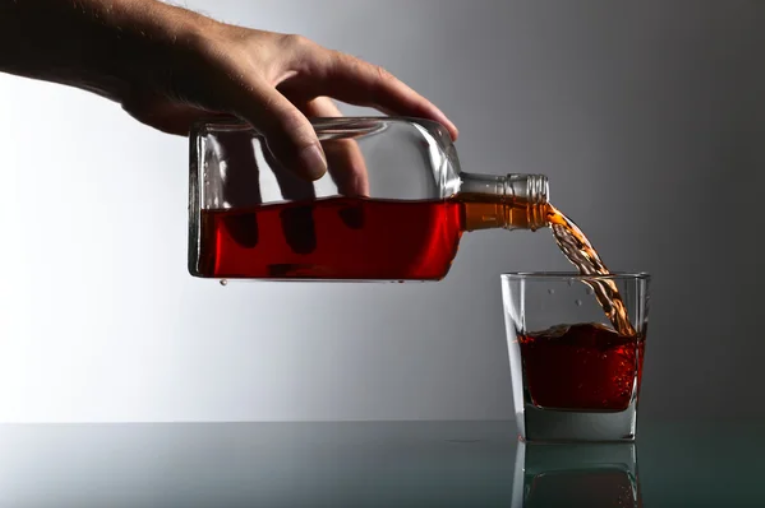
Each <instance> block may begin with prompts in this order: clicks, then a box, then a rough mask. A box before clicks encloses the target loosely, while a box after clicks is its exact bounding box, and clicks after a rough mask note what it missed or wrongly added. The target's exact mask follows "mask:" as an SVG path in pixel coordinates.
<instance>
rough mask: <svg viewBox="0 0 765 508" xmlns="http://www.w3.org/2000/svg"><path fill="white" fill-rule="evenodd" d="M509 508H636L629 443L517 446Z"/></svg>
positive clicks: (632, 454) (634, 468) (637, 490)
mask: <svg viewBox="0 0 765 508" xmlns="http://www.w3.org/2000/svg"><path fill="white" fill-rule="evenodd" d="M513 490H514V505H513V506H514V507H517V508H520V507H524V508H534V507H546V508H549V507H556V506H561V507H563V506H565V507H571V506H587V507H590V508H599V507H603V508H606V507H608V508H610V507H614V508H617V507H618V508H627V507H641V506H642V499H641V495H640V482H639V480H638V468H637V453H636V450H635V445H634V443H613V444H612V443H608V444H606V443H602V444H601V443H598V444H590V443H588V444H537V443H534V444H531V443H523V442H521V443H518V449H517V453H516V470H515V482H514V488H513Z"/></svg>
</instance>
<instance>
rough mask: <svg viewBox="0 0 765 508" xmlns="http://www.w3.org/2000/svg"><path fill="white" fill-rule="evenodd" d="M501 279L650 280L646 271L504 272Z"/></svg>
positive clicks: (649, 275)
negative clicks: (600, 272)
mask: <svg viewBox="0 0 765 508" xmlns="http://www.w3.org/2000/svg"><path fill="white" fill-rule="evenodd" d="M500 277H502V280H532V279H538V280H566V279H570V280H571V279H573V280H646V281H648V280H651V274H650V273H648V272H612V273H609V274H607V275H599V274H582V273H579V272H506V273H503V274H501V275H500Z"/></svg>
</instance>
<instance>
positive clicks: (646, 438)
mask: <svg viewBox="0 0 765 508" xmlns="http://www.w3.org/2000/svg"><path fill="white" fill-rule="evenodd" d="M763 423H765V422H752V421H749V422H741V421H739V422H733V421H728V422H702V421H683V422H663V423H658V422H656V423H654V422H645V423H643V422H641V423H640V425H639V431H638V440H637V442H636V444H635V445H634V446H633V445H605V446H603V445H586V446H584V445H583V446H569V445H546V446H545V445H531V444H525V445H524V444H522V443H519V442H518V440H517V438H516V434H515V429H514V427H513V424H512V423H510V422H501V421H499V422H498V421H493V422H363V423H231V424H219V423H218V424H216V423H210V424H206V423H200V424H180V423H179V424H92V425H90V424H76V425H0V507H2V508H5V507H9V508H47V507H56V508H69V507H78V508H90V507H104V508H112V507H114V508H120V507H132V508H140V507H158V508H174V507H186V508H192V507H216V508H227V507H254V506H258V507H289V508H300V507H325V506H327V507H329V506H332V507H346V506H347V507H354V508H356V507H367V506H369V507H377V506H379V507H383V506H384V507H410V506H411V507H431V506H432V507H458V506H459V507H468V506H469V507H491V506H502V507H521V506H593V507H595V506H619V507H624V506H640V505H642V506H647V507H653V506H668V507H677V506H695V507H700V506H732V507H735V506H765V484H760V483H759V480H760V478H761V477H762V474H761V473H765V464H763V463H762V456H763V455H762V454H763V452H765V432H763V431H765V425H763ZM641 503H642V504H641Z"/></svg>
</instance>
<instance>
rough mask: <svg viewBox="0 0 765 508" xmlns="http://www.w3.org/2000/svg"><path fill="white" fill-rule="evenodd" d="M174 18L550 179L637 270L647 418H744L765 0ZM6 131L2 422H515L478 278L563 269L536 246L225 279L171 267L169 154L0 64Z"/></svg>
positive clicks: (478, 236) (299, 6) (532, 242)
mask: <svg viewBox="0 0 765 508" xmlns="http://www.w3.org/2000/svg"><path fill="white" fill-rule="evenodd" d="M187 5H188V6H189V7H191V8H194V9H198V10H202V11H204V12H206V13H208V14H210V15H212V16H215V17H217V18H219V19H222V20H225V21H227V22H232V23H240V24H245V25H249V26H252V27H258V28H262V29H267V30H273V31H282V32H297V33H302V34H304V35H306V36H308V37H310V38H313V39H314V40H316V41H318V42H320V43H322V44H324V45H326V46H329V47H332V48H336V49H341V50H344V51H346V52H349V53H353V54H355V55H357V56H360V57H362V58H365V59H367V60H369V61H372V62H374V63H378V64H381V65H383V66H385V67H387V68H388V69H389V70H391V71H392V72H393V73H395V74H397V75H398V76H399V77H401V78H402V79H403V80H405V81H406V82H408V83H409V84H411V85H413V86H414V87H415V88H416V89H418V90H419V91H421V92H422V93H423V94H424V95H426V96H428V97H430V98H431V99H433V100H434V101H435V102H436V103H437V104H438V105H440V106H441V107H442V108H443V109H444V110H445V111H446V112H447V114H449V115H450V116H451V117H452V118H453V119H454V120H455V122H456V123H457V125H458V126H459V128H460V129H461V133H462V136H461V139H460V140H459V142H458V144H457V148H458V150H459V153H460V157H461V159H462V164H463V167H464V168H465V169H466V170H467V171H473V172H490V173H497V174H501V173H506V172H509V171H515V172H543V173H546V174H548V175H549V177H550V179H551V190H552V196H553V200H554V203H555V204H556V205H557V206H558V207H560V208H562V209H563V210H565V211H566V212H568V213H569V214H570V215H571V216H572V217H573V218H574V219H575V220H576V221H577V222H578V223H579V224H580V225H581V226H582V227H583V229H584V230H585V231H586V232H587V234H588V235H590V237H591V239H592V240H593V242H594V243H595V244H596V246H597V247H598V248H599V250H600V251H601V253H602V255H603V256H604V258H605V260H606V262H607V263H608V264H609V265H610V266H611V268H612V269H617V270H647V271H650V272H652V273H653V275H654V277H655V279H654V284H653V297H652V302H651V303H652V309H651V324H650V328H649V347H648V352H647V359H646V365H645V378H644V379H645V380H644V389H643V399H642V402H641V408H642V411H643V412H644V414H645V415H649V416H650V415H654V416H656V415H663V416H676V415H681V414H682V415H685V414H692V415H699V416H703V415H731V416H746V415H755V414H757V415H763V414H765V405H763V404H761V403H760V402H761V401H762V391H761V387H762V385H763V383H762V381H761V379H760V378H759V375H760V374H761V370H762V369H761V364H762V358H763V355H764V354H765V334H763V332H762V330H763V326H762V325H761V324H760V322H761V320H760V317H761V315H760V314H759V312H758V311H759V308H760V304H761V303H762V302H763V298H762V297H761V296H760V294H759V289H760V287H761V286H762V284H763V282H765V281H764V280H763V277H762V275H761V273H760V271H759V270H760V268H761V263H760V262H759V261H760V260H761V258H762V254H761V250H760V249H758V248H756V244H755V242H758V241H761V240H760V239H759V236H760V234H759V231H760V228H761V226H762V224H763V220H762V218H760V217H758V216H757V215H756V206H757V204H758V201H759V199H758V198H759V197H760V196H761V195H762V192H763V189H765V178H763V175H762V169H763V166H764V165H765V142H763V140H764V139H765V138H764V136H765V72H763V71H764V70H765V29H763V27H765V2H758V1H715V2H710V1H700V0H694V1H674V2H661V1H650V2H640V3H637V4H636V3H628V2H609V1H582V0H580V1H577V2H567V1H563V0H561V1H524V2H521V1H506V0H496V1H490V0H485V1H477V0H472V1H470V2H468V1H458V0H388V1H385V2H382V1H370V0H324V1H321V2H317V1H315V0H289V1H288V0H280V1H264V0H261V1H258V2H249V1H244V0H242V1H235V0H214V1H213V0H204V1H203V0H196V1H188V3H187ZM345 111H347V112H349V113H359V112H360V110H357V109H351V108H347V109H345ZM0 119H2V121H1V122H0V148H1V150H2V152H1V153H2V157H1V158H0V161H1V163H0V172H1V180H0V182H1V183H0V189H1V190H2V198H1V199H0V231H2V238H3V239H2V248H0V266H2V267H3V277H2V283H0V304H1V306H0V339H1V340H0V420H2V421H83V420H84V421H136V420H159V421H165V420H327V419H329V420H335V419H484V418H509V417H511V415H512V403H511V390H510V374H509V369H508V361H507V356H506V345H505V339H504V324H503V316H502V307H501V300H500V286H499V274H500V273H501V272H503V271H509V270H549V269H565V268H567V266H566V263H565V261H564V260H563V258H562V256H561V255H560V253H559V252H558V251H557V249H556V248H555V247H554V244H553V241H552V238H551V236H550V235H549V234H548V233H547V232H544V231H543V232H539V233H524V232H517V233H512V234H510V233H504V232H501V231H498V232H479V233H475V234H470V235H467V236H466V237H465V238H464V241H463V243H462V247H461V249H460V253H459V255H458V258H457V261H456V263H455V265H454V268H453V270H452V272H451V273H450V275H449V277H448V278H447V279H446V280H445V281H443V282H441V283H437V284H411V285H398V284H394V285H374V284H373V285H348V284H343V285H327V284H266V283H258V284H252V283H243V284H230V285H229V286H228V287H225V288H224V287H221V286H220V285H219V284H217V283H216V282H214V281H203V280H196V279H193V278H191V277H190V276H189V275H188V274H187V272H186V219H187V215H186V206H187V184H188V159H187V142H186V140H185V139H181V138H173V137H170V136H167V135H164V134H160V133H157V132H154V131H152V130H150V129H148V128H146V127H143V126H141V125H139V124H138V123H136V122H134V121H133V120H132V119H131V118H129V117H128V116H127V115H126V114H124V113H123V112H122V111H121V110H120V108H119V107H118V106H116V105H114V104H111V103H109V102H107V101H105V100H103V99H101V98H98V97H96V96H93V95H89V94H87V93H85V92H81V91H78V90H74V89H67V88H64V87H61V86H57V85H51V84H45V83H39V82H34V81H29V80H23V79H19V78H15V77H10V76H4V75H3V76H0Z"/></svg>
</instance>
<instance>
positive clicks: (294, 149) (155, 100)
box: [0, 0, 458, 195]
mask: <svg viewBox="0 0 765 508" xmlns="http://www.w3.org/2000/svg"><path fill="white" fill-rule="evenodd" d="M0 72H7V73H12V74H16V75H20V76H25V77H29V78H34V79H41V80H46V81H52V82H57V83H62V84H65V85H69V86H74V87H78V88H81V89H85V90H89V91H92V92H95V93H97V94H99V95H101V96H104V97H106V98H108V99H111V100H113V101H116V102H117V103H119V104H120V105H121V106H122V108H123V109H124V110H125V111H126V112H127V113H129V114H130V115H132V116H133V117H134V118H136V119H137V120H138V121H140V122H142V123H144V124H146V125H149V126H151V127H154V128H156V129H159V130H160V131H163V132H167V133H171V134H178V135H187V134H188V132H189V128H190V126H191V124H192V123H193V122H194V121H196V120H197V119H199V118H202V117H209V116H211V115H213V116H214V115H219V114H224V115H233V116H236V117H239V118H240V119H242V120H244V121H246V122H248V123H250V124H252V125H253V126H254V127H255V128H257V130H259V131H260V132H261V133H262V134H263V135H264V136H265V138H266V142H267V145H268V148H269V149H270V151H271V153H272V154H273V156H274V157H275V158H276V159H277V160H278V161H279V162H280V163H281V165H282V166H283V167H285V168H288V169H289V170H291V171H293V172H294V173H295V174H297V175H298V176H300V177H301V178H302V179H303V180H305V181H312V180H316V179H318V178H321V177H322V176H323V175H324V174H325V173H326V172H327V157H329V158H330V160H331V162H332V163H331V164H330V166H331V167H332V168H333V173H332V175H331V176H332V178H333V179H334V180H335V181H336V182H337V183H338V186H339V187H340V188H341V190H344V191H345V192H344V193H346V194H360V195H364V194H366V193H368V182H367V179H366V170H365V168H364V165H363V161H361V160H360V155H359V154H358V150H357V147H355V145H354V144H352V143H347V144H345V145H336V146H335V147H333V148H332V149H331V150H327V151H328V152H331V153H325V151H324V150H323V149H322V146H321V144H320V143H319V141H318V139H317V137H316V134H315V132H314V130H313V128H312V127H311V124H310V122H309V120H308V118H309V117H314V116H322V117H334V116H341V115H340V112H339V110H338V109H337V107H336V105H335V104H334V103H333V101H332V99H337V100H340V101H343V102H347V103H350V104H355V105H361V106H369V107H373V108H376V109H378V110H379V111H381V112H383V113H385V114H391V115H400V116H414V117H422V118H427V119H430V120H434V121H437V122H439V123H441V124H442V125H443V126H444V127H445V128H446V129H447V131H448V132H449V134H450V135H451V137H452V138H453V139H456V138H457V134H458V133H457V129H456V127H455V126H454V124H453V123H452V122H451V121H450V120H449V119H448V118H447V117H446V115H444V113H442V112H441V111H440V110H439V109H438V108H436V106H434V105H433V104H432V103H431V102H429V101H428V100H427V99H425V98H424V97H422V96H421V95H420V94H418V93H417V92H415V91H414V90H412V89H411V88H410V87H408V86H407V85H405V84H404V83H403V82H401V81H400V80H399V79H397V78H396V77H394V76H393V75H391V74H390V73H389V72H387V71H385V70H384V69H382V68H381V67H378V66H376V65H373V64H370V63H367V62H365V61H362V60H360V59H358V58H355V57H353V56H350V55H348V54H345V53H341V52H338V51H334V50H331V49H328V48H325V47H322V46H321V45H319V44H317V43H315V42H312V41H310V40H308V39H306V38H304V37H301V36H297V35H285V34H279V33H272V32H266V31H261V30H254V29H250V28H244V27H241V26H234V25H229V24H225V23H221V22H218V21H215V20H213V19H211V18H208V17H205V16H202V15H199V14H196V13H194V12H191V11H189V10H186V9H182V8H179V7H174V6H171V5H167V4H165V3H162V2H159V1H157V0H0Z"/></svg>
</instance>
